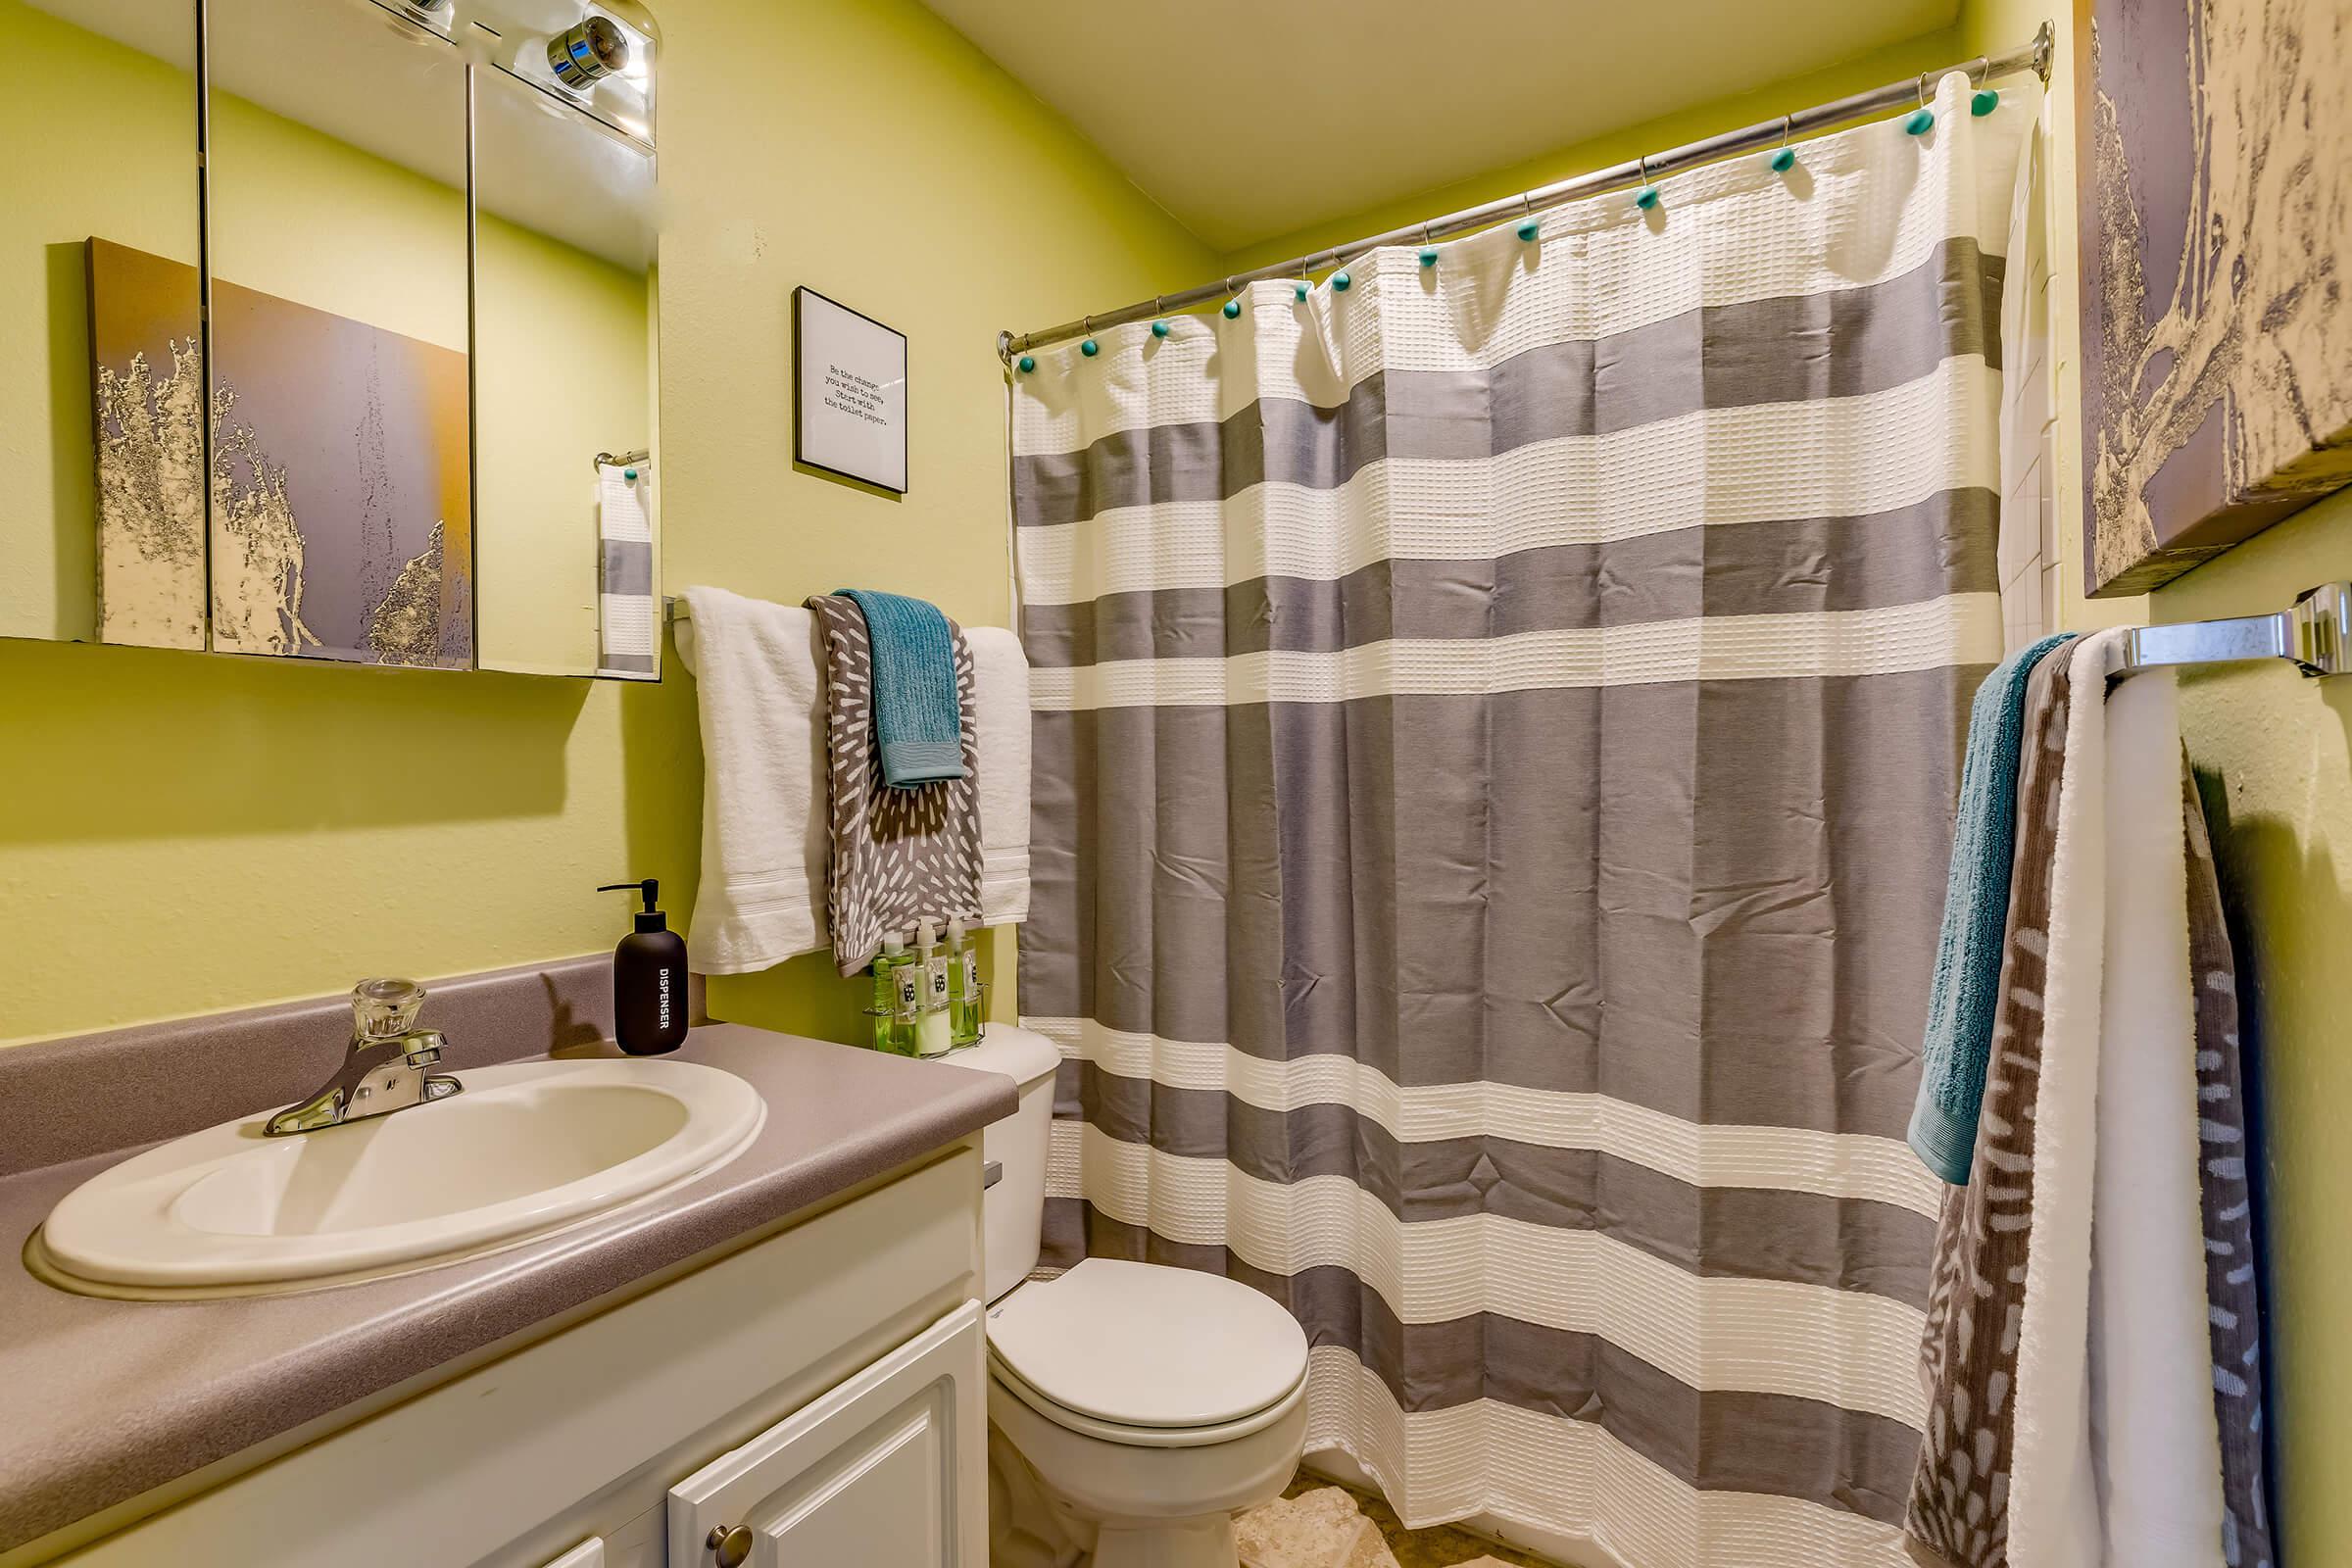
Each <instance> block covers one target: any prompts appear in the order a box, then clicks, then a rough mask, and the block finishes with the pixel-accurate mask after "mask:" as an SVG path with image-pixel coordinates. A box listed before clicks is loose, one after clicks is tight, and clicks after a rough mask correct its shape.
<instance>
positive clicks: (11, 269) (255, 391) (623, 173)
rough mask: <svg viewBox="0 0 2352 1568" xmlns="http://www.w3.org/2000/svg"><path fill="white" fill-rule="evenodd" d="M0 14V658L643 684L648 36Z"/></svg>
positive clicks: (655, 514)
mask: <svg viewBox="0 0 2352 1568" xmlns="http://www.w3.org/2000/svg"><path fill="white" fill-rule="evenodd" d="M0 20H5V21H6V22H7V23H8V24H9V25H10V27H11V31H10V36H11V38H12V40H16V41H18V42H19V43H20V46H21V47H22V48H24V49H25V50H26V51H27V52H28V58H27V59H26V60H25V70H24V72H23V77H24V80H23V82H22V83H21V84H20V85H21V86H22V87H24V88H25V90H24V91H20V92H18V93H17V94H16V95H15V105H16V110H17V112H18V114H19V115H20V116H21V123H20V124H19V126H18V131H19V134H18V136H17V139H16V143H15V145H16V146H17V147H18V148H19V149H20V150H21V152H26V153H29V156H25V157H23V158H21V160H20V163H19V167H18V169H17V170H16V171H14V172H12V174H11V176H10V182H11V186H12V200H11V202H10V203H9V204H7V205H8V207H9V209H10V212H9V216H8V217H7V218H6V219H4V220H0V235H4V236H5V237H6V244H5V247H4V254H0V269H5V274H4V275H0V284H4V285H5V287H4V288H0V399H5V400H6V409H5V414H6V416H7V417H6V418H5V419H4V420H0V431H5V432H6V434H5V435H4V436H0V440H5V441H6V442H7V443H8V447H7V448H6V451H7V455H8V456H9V458H11V459H12V460H13V462H12V468H13V471H14V472H15V473H17V474H18V475H20V476H21V477H20V483H19V485H18V486H17V487H16V493H15V494H14V496H13V497H12V498H11V500H10V501H9V502H8V503H7V504H6V506H7V510H6V513H5V514H4V515H0V635H5V636H17V637H40V638H50V639H63V640H92V641H102V642H112V643H132V644H141V645H147V646H157V647H168V648H183V649H206V648H209V649H211V650H213V651H215V652H219V653H232V654H246V655H261V656H270V657H278V658H299V659H314V660H330V661H341V662H360V663H392V664H411V665H423V666H429V667H438V668H450V669H465V668H474V667H480V668H488V669H501V670H514V671H525V672H531V673H542V674H566V675H605V676H613V677H619V678H634V679H652V678H658V676H659V666H658V659H659V648H660V642H659V635H658V614H657V607H658V606H659V604H660V602H661V598H660V596H661V584H660V581H659V562H660V554H661V553H660V535H659V527H660V508H659V505H658V500H657V485H656V473H655V467H654V454H653V448H654V446H655V433H654V430H655V383H654V341H655V325H654V323H655V310H654V305H655V298H654V290H655V267H654V251H655V231H656V220H655V209H654V105H655V80H656V70H657V67H658V58H657V55H658V50H659V32H658V30H657V29H656V27H655V25H654V24H653V21H652V19H651V18H650V17H649V16H647V15H646V14H645V13H644V12H642V11H641V10H640V9H638V8H637V7H636V6H634V5H633V4H617V3H616V4H612V5H601V4H600V5H586V4H583V0H417V3H414V4H408V3H401V0H34V3H27V0H0ZM200 45H201V47H200ZM200 58H201V60H202V62H203V65H202V68H201V71H200V69H199V64H198V62H199V59H200ZM200 160H201V165H202V168H203V171H204V177H203V178H202V179H201V180H200V179H199V178H198V173H197V171H198V166H199V162H200ZM208 475H209V477H208Z"/></svg>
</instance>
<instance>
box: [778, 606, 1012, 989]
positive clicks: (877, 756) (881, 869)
mask: <svg viewBox="0 0 2352 1568" xmlns="http://www.w3.org/2000/svg"><path fill="white" fill-rule="evenodd" d="M809 611H810V612H811V613H814V614H815V616H816V627H817V641H818V642H819V644H820V645H821V646H822V648H823V650H824V662H825V755H826V758H827V760H829V762H830V764H831V765H830V769H829V774H828V777H827V780H826V791H827V795H828V796H829V798H830V801H831V815H830V831H829V835H828V836H829V839H830V845H829V854H828V856H827V865H826V874H825V909H826V918H827V922H828V924H829V925H830V926H831V928H832V935H833V962H834V965H835V967H837V968H838V969H840V971H841V972H842V974H843V975H844V976H848V975H853V974H856V973H857V972H858V970H860V969H862V968H864V967H865V966H866V965H867V964H868V963H870V962H871V961H872V960H873V956H874V955H875V954H876V953H878V952H880V951H881V948H882V939H883V937H884V936H886V935H890V934H893V933H901V934H903V933H905V932H907V931H910V930H912V929H913V927H914V925H915V923H916V922H917V921H920V920H931V921H934V922H936V923H937V924H939V925H942V926H945V925H946V924H947V922H948V921H950V920H952V919H957V918H961V919H965V920H970V921H972V922H974V923H975V924H977V923H978V921H979V918H980V785H979V779H980V743H979V738H978V736H979V732H978V730H977V729H976V727H975V725H974V713H975V711H976V710H977V704H976V702H975V700H974V695H975V694H974V686H973V679H972V650H971V648H970V646H969V645H968V644H966V643H965V641H964V639H963V628H962V627H960V626H957V625H956V623H955V622H954V621H950V622H949V623H948V627H949V630H950V631H951V632H953V633H954V635H955V639H956V701H957V702H958V703H959V704H960V705H961V706H962V710H963V777H961V778H956V779H943V780H941V781H940V782H938V783H935V784H923V785H918V786H917V787H915V788H913V789H893V788H891V787H890V786H889V785H887V784H885V783H883V782H882V752H881V748H880V747H878V746H876V745H875V744H874V650H873V644H872V643H871V642H870V641H868V640H867V637H866V631H865V616H864V614H863V613H861V612H860V611H859V610H858V607H857V605H856V604H855V603H853V602H852V601H850V600H847V599H843V598H841V597H839V596H838V595H834V594H822V595H819V596H818V597H816V598H814V599H811V600H809Z"/></svg>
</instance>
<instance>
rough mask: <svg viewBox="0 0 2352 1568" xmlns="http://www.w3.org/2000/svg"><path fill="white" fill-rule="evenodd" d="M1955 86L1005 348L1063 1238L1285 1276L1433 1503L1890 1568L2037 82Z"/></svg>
mask: <svg viewBox="0 0 2352 1568" xmlns="http://www.w3.org/2000/svg"><path fill="white" fill-rule="evenodd" d="M1967 88H1968V84H1967V83H1965V82H1964V81H1962V79H1961V78H1959V77H1957V76H1954V77H1951V78H1949V79H1947V80H1946V81H1945V82H1944V83H1942V84H1941V86H1940V87H1939V89H1938V91H1937V95H1936V100H1935V101H1936V110H1937V117H1938V120H1937V125H1936V129H1935V130H1934V131H1933V132H1931V133H1930V134H1928V135H1926V136H1921V137H1913V136H1909V135H1906V134H1904V133H1903V132H1902V130H1901V129H1900V128H1899V127H1898V126H1896V125H1894V124H1879V125H1872V126H1866V127H1862V128H1860V129H1857V130H1853V131H1849V132H1845V133H1843V134H1841V135H1838V136H1834V137H1829V138H1825V139H1823V140H1821V141H1817V142H1812V143H1807V144H1805V145H1804V147H1803V148H1802V149H1801V156H1800V159H1799V163H1798V167H1797V169H1796V170H1795V171H1793V172H1790V173H1789V174H1787V175H1782V174H1777V173H1773V172H1770V171H1769V170H1768V169H1767V168H1766V166H1765V165H1764V164H1763V162H1762V161H1761V160H1740V161H1738V162H1735V163H1730V164H1724V165H1719V166H1715V167H1713V168H1710V169H1706V170H1702V171H1698V172H1693V173H1691V174H1689V175H1686V176H1682V177H1680V178H1677V179H1673V180H1669V181H1667V182H1666V185H1665V188H1664V200H1663V201H1662V202H1661V203H1660V204H1659V205H1658V206H1657V207H1656V208H1655V209H1653V210H1651V211H1647V212H1644V211H1642V210H1641V209H1640V208H1638V207H1637V206H1636V204H1635V203H1634V201H1633V199H1632V196H1631V195H1630V193H1620V194H1618V195H1613V196H1608V197H1603V198H1599V199H1597V200H1594V201H1592V202H1587V203H1583V204H1579V205H1577V206H1573V207H1569V208H1564V209H1561V210H1558V211H1555V212H1553V213H1549V214H1546V215H1544V230H1543V236H1542V239H1541V241H1540V242H1539V243H1535V244H1528V243H1524V242H1522V241H1520V240H1519V239H1518V238H1517V237H1516V235H1515V233H1513V232H1512V231H1511V230H1510V229H1507V228H1506V229H1504V230H1499V231H1496V232H1494V233H1489V234H1485V235H1479V236H1475V237H1473V238H1471V239H1468V240H1464V241H1461V242H1459V243H1456V244H1452V245H1447V246H1445V247H1442V248H1441V255H1440V260H1439V263H1438V265H1437V266H1436V267H1435V268H1424V267H1422V266H1421V265H1419V261H1418V257H1417V255H1416V253H1415V252H1414V251H1411V250H1405V251H1395V252H1390V251H1383V252H1377V253H1374V254H1373V255H1371V256H1367V257H1364V258H1362V259H1360V260H1358V261H1355V262H1351V263H1350V265H1349V269H1348V270H1349V272H1350V274H1351V276H1352V281H1353V286H1352V287H1351V288H1350V289H1348V290H1347V291H1345V292H1338V291H1334V290H1332V289H1330V288H1328V287H1320V288H1317V289H1316V290H1314V291H1313V293H1312V294H1311V296H1310V298H1309V299H1307V300H1305V301H1303V302H1301V301H1299V300H1297V299H1295V298H1294V296H1293V291H1292V287H1291V285H1290V284H1288V283H1281V284H1257V285H1252V286H1251V287H1250V290H1249V291H1248V293H1247V295H1246V296H1245V297H1244V299H1243V302H1242V310H1241V312H1240V313H1239V315H1238V316H1236V317H1232V318H1228V317H1225V316H1223V315H1222V314H1221V313H1219V314H1216V315H1211V316H1207V317H1202V318H1193V317H1182V318H1176V319H1173V320H1172V321H1171V323H1170V327H1171V329H1170V331H1169V333H1168V335H1167V336H1165V337H1164V338H1163V337H1156V336H1153V335H1152V334H1151V333H1150V332H1149V331H1147V330H1146V329H1145V328H1143V327H1141V326H1138V327H1135V328H1121V329H1118V330H1114V331H1105V332H1103V333H1101V334H1099V338H1098V341H1099V343H1100V350H1101V352H1100V353H1099V354H1098V355H1096V356H1092V357H1088V356H1082V355H1080V354H1079V353H1078V352H1077V351H1076V348H1075V346H1074V345H1072V346H1065V347H1063V348H1059V349H1047V350H1042V351H1037V352H1036V353H1035V359H1036V368H1035V369H1034V371H1032V372H1030V373H1027V374H1022V375H1019V376H1017V377H1016V379H1015V383H1014V393H1013V405H1012V407H1013V413H1012V419H1013V437H1012V438H1013V513H1014V540H1015V556H1016V564H1017V568H1018V573H1019V579H1020V586H1021V599H1022V607H1023V608H1022V628H1021V629H1022V636H1023V639H1024V642H1025V644H1026V646H1027V649H1028V652H1029V657H1030V660H1031V662H1032V665H1033V676H1032V692H1033V703H1034V705H1035V709H1036V713H1035V764H1034V765H1035V776H1036V785H1035V823H1034V827H1033V834H1032V838H1033V851H1032V854H1033V873H1034V894H1033V900H1032V907H1031V918H1030V921H1029V924H1028V925H1027V927H1026V928H1025V929H1024V931H1023V934H1022V940H1021V985H1020V995H1021V1002H1022V1007H1023V1012H1024V1019H1023V1021H1024V1022H1025V1023H1027V1024H1028V1025H1029V1026H1031V1027H1033V1028H1036V1029H1039V1030H1040V1031H1042V1032H1044V1033H1046V1034H1048V1035H1049V1036H1051V1037H1052V1038H1054V1040H1055V1041H1056V1042H1057V1043H1058V1044H1059V1045H1060V1046H1061V1049H1062V1051H1063V1053H1064V1057H1065V1061H1064V1066H1063V1070H1062V1076H1061V1080H1060V1085H1059V1093H1058V1099H1057V1105H1056V1120H1055V1126H1054V1163H1053V1166H1052V1170H1051V1173H1050V1178H1049V1180H1050V1186H1049V1194H1050V1197H1049V1202H1048V1223H1047V1230H1048V1251H1047V1262H1048V1264H1049V1266H1067V1265H1068V1264H1069V1263H1071V1262H1074V1261H1075V1260H1076V1259H1077V1258H1079V1257H1081V1256H1084V1255H1087V1254H1088V1253H1090V1252H1092V1253H1095V1254H1099V1255H1108V1256H1119V1257H1140V1258H1146V1259H1149V1260H1152V1261H1155V1262H1162V1263H1171V1264H1177V1265H1181V1266H1186V1267H1194V1268H1204V1269H1210V1270H1214V1271H1217V1272H1221V1273H1225V1274H1228V1275H1231V1276H1232V1277H1234V1278H1237V1279H1241V1280H1245V1281H1247V1282H1248V1283H1250V1285H1252V1286H1254V1287H1255V1288H1257V1289H1259V1290H1262V1291H1264V1292H1266V1293H1267V1294H1269V1295H1271V1296H1273V1297H1274V1298H1275V1299H1279V1300H1281V1301H1283V1302H1284V1303H1285V1304H1286V1305H1287V1306H1289V1307H1290V1309H1291V1310H1292V1311H1294V1312H1295V1313H1296V1314H1297V1315H1298V1316H1299V1320H1300V1321H1301V1322H1302V1323H1303V1324H1304V1325H1305V1327H1306V1329H1307V1333H1308V1338H1309V1343H1310V1346H1311V1352H1310V1354H1311V1372H1310V1383H1309V1397H1308V1408H1309V1422H1310V1435H1309V1446H1310V1448H1313V1447H1330V1446H1336V1447H1339V1448H1343V1449H1345V1450H1346V1451H1348V1453H1350V1454H1352V1455H1353V1456H1354V1457H1355V1458H1356V1459H1357V1460H1358V1461H1359V1462H1360V1463H1362V1464H1363V1465H1364V1466H1365V1467H1366V1468H1367V1469H1368V1470H1370V1471H1371V1472H1372V1473H1373V1474H1374V1475H1375V1476H1377V1477H1378V1478H1379V1480H1380V1482H1381V1484H1382V1486H1383V1487H1384V1488H1385V1489H1386V1490H1387V1492H1388V1494H1389V1496H1390V1499H1391V1501H1392V1502H1393V1503H1394V1504H1395V1505H1396V1507H1397V1511H1398V1512H1399V1513H1400V1514H1401V1515H1403V1516H1404V1518H1405V1519H1406V1520H1407V1521H1408V1522H1409V1523H1414V1524H1428V1523H1437V1522H1440V1521H1445V1520H1451V1519H1458V1518H1465V1517H1470V1516H1474V1515H1485V1516H1488V1517H1489V1518H1490V1519H1491V1520H1495V1521H1501V1522H1506V1523H1510V1524H1515V1525H1517V1526H1520V1527H1522V1528H1523V1529H1526V1530H1528V1531H1531V1532H1543V1533H1545V1534H1547V1535H1548V1536H1550V1537H1551V1538H1552V1539H1553V1540H1554V1541H1555V1542H1560V1543H1575V1544H1583V1545H1584V1546H1586V1547H1588V1548H1590V1549H1591V1551H1592V1552H1593V1554H1595V1555H1597V1554H1598V1553H1601V1552H1606V1553H1611V1554H1613V1555H1614V1556H1615V1557H1616V1558H1617V1559H1619V1560H1620V1561H1622V1562H1623V1563H1624V1564H1626V1565H1628V1568H1691V1565H1708V1568H1713V1565H1722V1568H1755V1565H1779V1564H1791V1565H1795V1564H1803V1565H1806V1568H1812V1565H1816V1564H1821V1565H1838V1564H1856V1565H1861V1564H1872V1565H1888V1564H1897V1563H1902V1562H1904V1561H1906V1558H1905V1556H1904V1554H1903V1551H1902V1548H1901V1546H1900V1544H1899V1540H1900V1536H1899V1527H1900V1524H1901V1520H1902V1517H1903V1511H1904V1506H1905V1501H1906V1498H1907V1495H1908V1492H1909V1488H1910V1484H1911V1478H1912V1473H1913V1469H1914V1464H1915V1460H1916V1457H1917V1454H1918V1450H1919V1446H1920V1429H1921V1423H1922V1420H1923V1418H1924V1415H1925V1408H1924V1399H1923V1396H1922V1393H1921V1390H1920V1387H1919V1382H1918V1378H1917V1375H1916V1358H1917V1351H1918V1346H1919V1343H1920V1335H1921V1329H1922V1325H1923V1321H1924V1319H1923V1308H1924V1305H1925V1302H1926V1299H1927V1295H1928V1267H1929V1262H1930V1258H1931V1252H1932V1248H1933V1244H1934V1240H1935V1231H1936V1213H1937V1205H1938V1200H1939V1191H1938V1189H1937V1186H1936V1183H1935V1182H1934V1181H1933V1180H1932V1179H1931V1178H1929V1177H1928V1176H1927V1175H1926V1173H1925V1172H1924V1171H1922V1170H1921V1169H1920V1167H1919V1165H1918V1163H1917V1161H1916V1160H1915V1159H1913V1158H1912V1157H1911V1155H1910V1152H1909V1150H1908V1149H1907V1147H1906V1146H1905V1145H1904V1143H1903V1132H1904V1128H1905V1125H1906V1120H1907V1117H1908V1114H1909V1110H1910V1106H1911V1101H1912V1096H1913V1091H1914V1087H1915V1085H1916V1081H1917V1074H1918V1059H1917V1058H1918V1049H1919V1040H1920V1037H1921V1025H1922V1022H1923V1020H1924V1016H1925V1008H1926V996H1927V983H1928V975H1929V971H1930V969H1931V967H1932V964H1933V959H1934V951H1935V941H1936V913H1937V910H1938V908H1939V907H1940V902H1941V892H1942V887H1943V880H1944V862H1945V858H1946V856H1947V855H1948V851H1949V844H1950V832H1951V809H1952V802H1953V796H1954V792H1955V789H1956V785H1957V778H1958V760H1959V755H1960V738H1961V734H1962V729H1963V726H1964V723H1965V720H1966V714H1967V706H1968V700H1969V697H1970V694H1971V692H1972V691H1973V689H1974V687H1975V684H1976V682H1977V681H1978V680H1979V679H1980V678H1981V676H1982V675H1983V673H1984V671H1985V668H1986V667H1988V666H1989V665H1990V664H1991V663H1992V662H1994V661H1995V660H1996V659H1997V658H1998V657H1999V653H2000V642H2001V630H2000V624H1999V613H1998V608H1997V600H1996V593H1995V587H1996V584H1995V566H1994V533H1995V527H1996V520H1997V517H1996V514H1997V501H1996V495H1997V486H1998V482H1999V476H2000V464H1999V453H1998V451H1997V449H1996V443H1997V437H1996V433H1995V427H1996V414H1997V409H1998V404H1999V395H2000V376H1999V343H1998V330H1997V323H1998V320H1999V315H2000V294H2001V282H2002V275H2003V268H2002V254H2003V250H2004V247H2005V244H2006V240H2007V226H2008V224H2007V220H2008V210H2009V193H2010V185H2011V173H2012V171H2013V169H2014V167H2015V163H2016V159H2017V153H2018V147H2019V144H2020V142H2021V140H2022V138H2023V136H2024V133H2025V131H2026V128H2027V126H2028V125H2029V124H2030V123H2031V122H2032V120H2033V117H2034V112H2035V108H2036V106H2037V103H2038V94H2037V92H2036V91H2035V90H2034V88H2033V87H2032V86H2031V85H2030V84H2029V85H2026V86H2023V87H2010V88H2007V89H2006V90H2005V91H2004V95H2003V101H2002V104H2001V106H2000V107H1999V108H1998V109H1997V110H1996V111H1995V112H1994V113H1992V114H1991V115H1989V116H1986V117H1983V118H1975V117H1972V116H1971V115H1970V114H1969V112H1968V107H1967Z"/></svg>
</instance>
